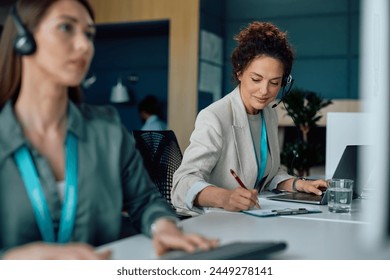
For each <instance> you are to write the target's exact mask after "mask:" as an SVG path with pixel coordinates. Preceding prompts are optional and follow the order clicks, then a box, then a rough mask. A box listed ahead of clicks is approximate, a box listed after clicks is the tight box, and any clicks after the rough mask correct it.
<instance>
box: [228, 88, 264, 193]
mask: <svg viewBox="0 0 390 280" xmlns="http://www.w3.org/2000/svg"><path fill="white" fill-rule="evenodd" d="M231 105H232V111H233V125H232V132H233V137H234V143H235V147H236V152H237V158H238V161H239V162H238V165H239V168H240V170H239V174H238V175H239V176H240V177H241V179H242V180H243V182H244V184H245V185H246V186H248V187H249V188H253V187H254V185H255V183H256V179H257V170H258V169H257V163H256V156H255V150H254V147H253V142H252V135H251V132H250V128H249V123H248V117H247V115H246V110H245V107H244V104H243V103H242V100H241V96H240V91H239V88H238V87H236V89H235V90H234V91H233V93H232V95H231Z"/></svg>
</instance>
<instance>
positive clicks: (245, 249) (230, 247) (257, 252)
mask: <svg viewBox="0 0 390 280" xmlns="http://www.w3.org/2000/svg"><path fill="white" fill-rule="evenodd" d="M286 247H287V245H286V243H285V242H273V241H269V242H264V241H260V242H233V243H229V244H225V245H221V246H219V247H217V248H215V249H212V250H210V251H200V252H196V253H185V252H183V251H172V252H168V253H166V254H165V255H163V256H162V257H161V259H164V260H264V259H269V258H270V256H271V254H272V253H275V252H278V251H281V250H284V249H285V248H286Z"/></svg>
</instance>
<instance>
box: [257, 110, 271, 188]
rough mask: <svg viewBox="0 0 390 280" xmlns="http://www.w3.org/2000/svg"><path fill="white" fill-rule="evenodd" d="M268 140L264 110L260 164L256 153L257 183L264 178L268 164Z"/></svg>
mask: <svg viewBox="0 0 390 280" xmlns="http://www.w3.org/2000/svg"><path fill="white" fill-rule="evenodd" d="M267 150H268V142H267V129H266V126H265V120H264V115H263V111H261V139H260V164H259V160H258V158H257V155H256V161H257V167H258V172H257V181H256V185H257V184H258V183H259V182H260V181H261V179H263V176H264V172H265V168H266V166H267V155H268V152H267Z"/></svg>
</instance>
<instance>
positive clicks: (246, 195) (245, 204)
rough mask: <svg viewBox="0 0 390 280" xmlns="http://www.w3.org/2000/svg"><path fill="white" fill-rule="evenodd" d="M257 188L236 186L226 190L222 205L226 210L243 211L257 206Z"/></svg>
mask: <svg viewBox="0 0 390 280" xmlns="http://www.w3.org/2000/svg"><path fill="white" fill-rule="evenodd" d="M257 195H258V193H257V190H254V189H253V190H247V189H244V188H241V187H237V188H235V189H233V190H226V192H225V195H224V199H223V205H222V207H223V208H224V209H225V210H228V211H243V210H248V209H251V208H253V207H256V208H259V207H260V206H259V204H258V197H257Z"/></svg>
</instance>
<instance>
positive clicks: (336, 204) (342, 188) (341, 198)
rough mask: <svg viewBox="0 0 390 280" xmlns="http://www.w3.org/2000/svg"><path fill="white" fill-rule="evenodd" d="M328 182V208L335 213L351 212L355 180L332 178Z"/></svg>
mask: <svg viewBox="0 0 390 280" xmlns="http://www.w3.org/2000/svg"><path fill="white" fill-rule="evenodd" d="M328 183H329V186H328V190H327V192H326V193H327V195H328V210H329V211H330V212H333V213H349V212H351V205H352V190H353V183H354V182H353V180H350V179H331V180H329V181H328Z"/></svg>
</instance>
